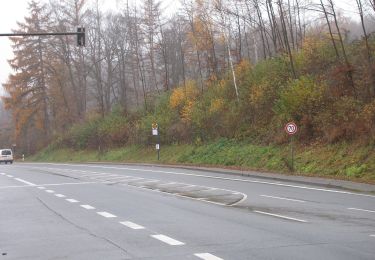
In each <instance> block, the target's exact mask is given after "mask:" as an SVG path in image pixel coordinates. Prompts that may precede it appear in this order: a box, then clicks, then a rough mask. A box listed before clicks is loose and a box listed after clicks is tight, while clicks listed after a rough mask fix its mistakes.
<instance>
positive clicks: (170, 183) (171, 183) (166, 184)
mask: <svg viewBox="0 0 375 260" xmlns="http://www.w3.org/2000/svg"><path fill="white" fill-rule="evenodd" d="M174 184H177V182H167V183H163V184H159V185H158V186H168V185H174Z"/></svg>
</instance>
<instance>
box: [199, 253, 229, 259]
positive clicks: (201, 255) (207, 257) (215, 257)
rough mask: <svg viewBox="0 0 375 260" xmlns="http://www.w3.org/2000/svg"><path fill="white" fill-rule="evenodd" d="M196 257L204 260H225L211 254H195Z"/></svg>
mask: <svg viewBox="0 0 375 260" xmlns="http://www.w3.org/2000/svg"><path fill="white" fill-rule="evenodd" d="M194 255H195V256H196V257H198V258H200V259H203V260H224V259H223V258H220V257H217V256H214V255H212V254H210V253H198V254H194Z"/></svg>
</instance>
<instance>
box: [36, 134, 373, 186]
mask: <svg viewBox="0 0 375 260" xmlns="http://www.w3.org/2000/svg"><path fill="white" fill-rule="evenodd" d="M30 160H33V161H43V162H46V161H48V162H94V161H102V162H142V163H165V164H189V165H200V166H203V165H204V166H218V167H228V168H233V169H248V170H260V171H269V172H278V173H290V147H289V146H259V145H252V144H243V143H238V142H234V141H229V140H220V141H217V142H214V143H211V144H207V145H202V146H194V145H170V146H163V147H162V150H161V151H160V161H158V160H157V157H156V151H155V149H153V148H151V147H150V148H145V147H141V146H126V147H124V148H119V149H113V150H110V151H107V152H104V153H98V152H97V151H92V150H91V151H89V150H82V151H75V150H69V149H57V150H51V149H47V150H44V151H42V152H40V153H39V154H37V155H36V156H34V157H32V158H30ZM294 166H295V173H294V174H298V175H304V176H319V177H328V178H335V179H345V180H352V181H360V182H367V183H374V184H375V150H374V148H373V147H371V146H365V147H364V146H354V145H347V144H344V143H343V144H336V145H329V146H308V147H303V146H299V147H296V148H295V162H294Z"/></svg>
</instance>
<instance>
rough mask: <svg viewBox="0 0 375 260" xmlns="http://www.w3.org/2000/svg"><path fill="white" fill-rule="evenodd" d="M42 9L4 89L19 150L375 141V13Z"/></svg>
mask: <svg viewBox="0 0 375 260" xmlns="http://www.w3.org/2000/svg"><path fill="white" fill-rule="evenodd" d="M171 2H172V1H161V0H160V1H158V0H142V1H137V2H136V3H134V2H132V1H116V10H114V9H108V10H105V9H104V8H103V6H101V1H98V0H96V1H88V0H66V1H57V0H51V1H49V2H48V3H44V2H42V1H40V2H38V1H35V0H33V1H30V3H29V15H28V16H27V17H25V20H24V21H20V22H19V23H18V27H17V28H14V32H28V33H30V32H66V31H76V29H77V27H81V26H82V27H85V29H86V44H85V46H84V47H80V46H77V39H76V38H75V37H74V36H55V37H27V38H26V37H25V38H22V37H11V40H12V42H13V46H12V47H13V52H14V58H13V59H11V60H9V64H10V65H11V66H12V68H13V73H12V74H11V75H9V79H8V81H7V83H6V84H4V85H3V87H4V89H5V91H6V94H5V95H4V96H3V97H2V100H3V102H4V106H5V108H6V109H7V110H9V111H10V112H11V113H12V119H13V124H14V128H15V131H14V137H13V138H14V140H15V142H16V143H17V147H18V148H17V149H18V151H19V152H22V153H25V154H32V153H35V152H37V151H40V149H42V148H45V147H46V146H48V145H50V146H51V145H52V146H53V147H55V148H71V149H76V150H84V149H93V150H97V149H99V150H106V149H107V150H108V149H112V148H118V147H124V146H127V145H143V146H149V145H150V144H152V143H153V142H154V140H153V137H152V135H151V125H152V123H158V125H159V131H160V138H161V140H160V141H161V144H165V145H172V144H173V145H179V144H180V145H185V144H189V145H198V146H199V145H204V144H207V143H210V142H215V141H217V140H233V141H234V142H244V143H249V144H259V145H284V144H287V143H288V142H289V138H288V135H286V134H285V132H284V130H283V128H284V125H285V123H286V122H288V121H294V122H295V123H296V124H297V125H298V127H299V132H298V134H297V135H296V136H295V139H296V142H297V143H298V144H299V145H301V146H309V145H316V144H319V145H331V144H339V143H356V144H358V145H361V146H366V147H373V146H374V140H375V67H374V64H375V61H374V58H375V52H374V51H375V34H374V31H375V1H373V0H351V1H350V2H351V10H350V11H351V12H350V15H349V16H348V15H347V14H344V12H343V11H342V8H341V7H340V1H333V0H319V1H309V0H181V1H179V3H178V5H177V6H178V8H177V9H176V10H171V9H170V8H168V5H170V4H171Z"/></svg>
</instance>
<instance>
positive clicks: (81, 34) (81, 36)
mask: <svg viewBox="0 0 375 260" xmlns="http://www.w3.org/2000/svg"><path fill="white" fill-rule="evenodd" d="M59 35H77V45H78V46H85V28H84V27H78V28H77V32H53V33H49V32H46V33H45V32H40V33H0V37H1V36H5V37H17V36H22V37H30V36H59Z"/></svg>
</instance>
